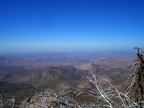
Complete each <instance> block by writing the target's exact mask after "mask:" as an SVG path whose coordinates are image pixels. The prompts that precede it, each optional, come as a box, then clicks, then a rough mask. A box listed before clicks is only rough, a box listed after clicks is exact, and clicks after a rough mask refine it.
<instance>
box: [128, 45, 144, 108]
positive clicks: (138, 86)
mask: <svg viewBox="0 0 144 108" xmlns="http://www.w3.org/2000/svg"><path fill="white" fill-rule="evenodd" d="M135 49H136V53H137V60H134V62H133V64H132V68H134V69H135V71H134V72H133V73H132V74H131V75H130V77H129V81H128V84H127V91H128V92H129V95H130V97H131V98H132V99H133V101H135V102H137V103H139V105H140V106H141V107H142V106H144V105H142V102H143V101H144V59H143V52H142V51H141V49H140V48H138V47H135Z"/></svg>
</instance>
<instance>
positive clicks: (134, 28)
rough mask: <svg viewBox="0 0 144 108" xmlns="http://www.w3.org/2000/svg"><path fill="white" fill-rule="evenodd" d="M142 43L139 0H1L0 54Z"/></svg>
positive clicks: (143, 5) (143, 15)
mask: <svg viewBox="0 0 144 108" xmlns="http://www.w3.org/2000/svg"><path fill="white" fill-rule="evenodd" d="M135 46H138V47H144V0H0V52H1V53H5V52H19V51H56V50H59V51H60V50H88V49H91V50H93V49H95V50H99V49H103V50H105V49H107V50H108V49H127V48H128V49H129V48H133V47H135Z"/></svg>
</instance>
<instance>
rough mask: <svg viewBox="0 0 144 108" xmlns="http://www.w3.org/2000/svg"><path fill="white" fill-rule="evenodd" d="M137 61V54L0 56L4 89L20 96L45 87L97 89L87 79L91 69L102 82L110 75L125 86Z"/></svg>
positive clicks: (0, 84) (78, 90)
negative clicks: (135, 59)
mask: <svg viewBox="0 0 144 108" xmlns="http://www.w3.org/2000/svg"><path fill="white" fill-rule="evenodd" d="M86 57H87V58H86ZM133 60H134V57H133V56H113V57H108V56H103V57H102V56H101V57H99V56H88V55H82V56H80V55H72V56H70V55H67V56H64V55H53V56H52V55H50V56H35V55H34V56H21V57H20V56H0V91H4V92H5V93H6V94H7V95H9V96H12V95H13V94H15V96H16V97H19V94H22V95H25V96H27V95H28V94H30V93H31V92H33V91H35V90H37V89H38V90H43V89H45V88H51V89H54V90H56V91H59V90H61V89H64V90H72V91H73V93H78V92H80V91H83V90H86V89H89V88H93V86H91V84H90V83H89V82H88V79H87V76H91V72H93V73H95V74H96V75H97V77H98V80H100V81H101V82H103V79H104V78H107V79H108V80H109V81H110V82H112V83H113V84H114V85H116V86H117V87H119V88H121V85H123V84H124V83H125V81H126V79H127V76H128V75H129V74H130V72H131V71H132V70H130V68H129V66H130V65H131V63H132V61H133Z"/></svg>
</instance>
